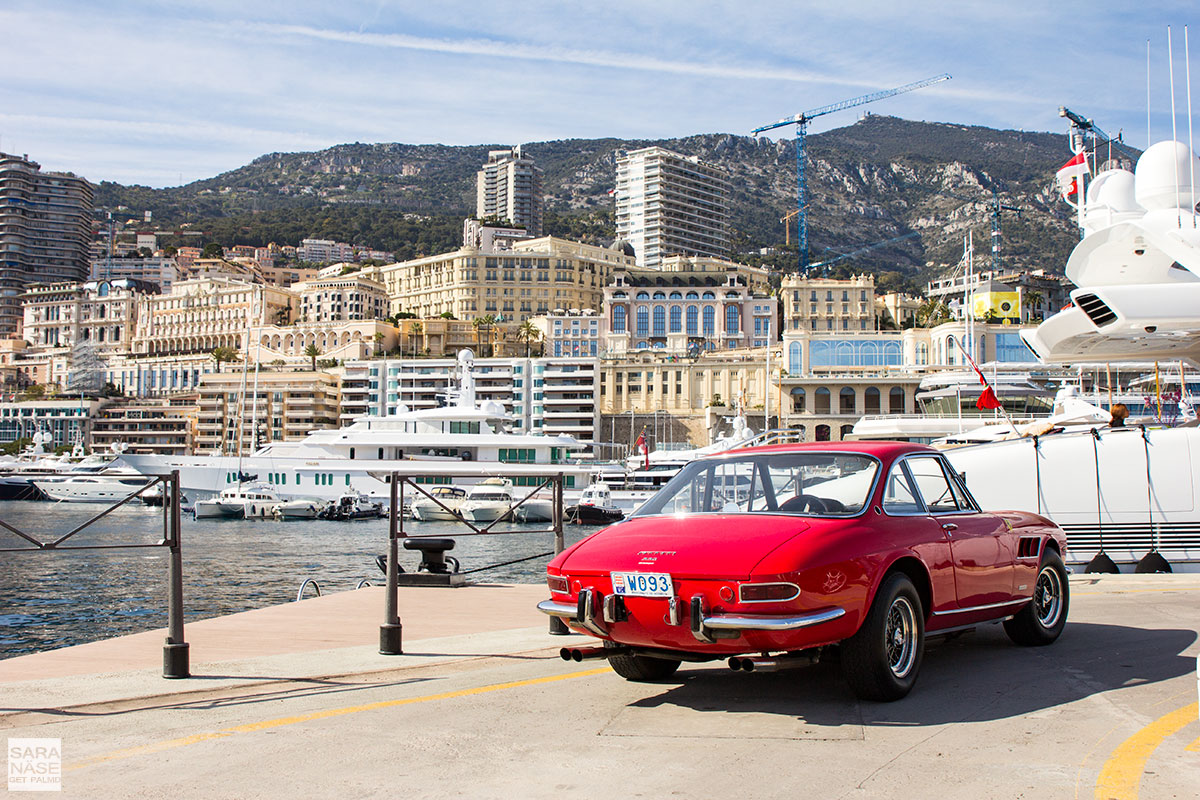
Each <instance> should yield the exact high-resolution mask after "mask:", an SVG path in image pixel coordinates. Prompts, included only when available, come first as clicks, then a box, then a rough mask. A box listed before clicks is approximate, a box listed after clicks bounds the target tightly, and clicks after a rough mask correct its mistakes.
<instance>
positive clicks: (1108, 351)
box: [947, 140, 1200, 572]
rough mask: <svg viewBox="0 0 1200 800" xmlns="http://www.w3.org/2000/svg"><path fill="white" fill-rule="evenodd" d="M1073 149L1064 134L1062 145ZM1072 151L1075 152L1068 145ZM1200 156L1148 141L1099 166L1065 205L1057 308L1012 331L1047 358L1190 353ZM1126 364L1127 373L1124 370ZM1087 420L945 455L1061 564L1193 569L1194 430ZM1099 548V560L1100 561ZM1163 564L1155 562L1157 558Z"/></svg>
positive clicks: (1199, 319)
mask: <svg viewBox="0 0 1200 800" xmlns="http://www.w3.org/2000/svg"><path fill="white" fill-rule="evenodd" d="M1076 141H1077V143H1078V140H1076ZM1077 149H1078V148H1077ZM1198 167H1200V159H1197V158H1196V156H1195V154H1193V153H1192V151H1191V149H1190V148H1189V147H1188V146H1187V145H1184V144H1183V143H1182V142H1160V143H1158V144H1155V145H1153V146H1151V147H1149V148H1148V149H1147V150H1146V151H1145V152H1144V153H1143V154H1142V155H1141V157H1140V158H1139V159H1138V162H1137V167H1136V169H1135V170H1134V171H1132V172H1131V171H1129V170H1128V169H1125V168H1123V167H1122V166H1121V165H1120V164H1113V163H1109V164H1106V165H1105V166H1103V167H1101V168H1100V171H1099V173H1098V174H1097V175H1096V177H1095V179H1094V180H1092V181H1091V183H1090V185H1089V186H1088V187H1087V190H1086V192H1085V193H1084V194H1083V197H1084V200H1083V202H1082V203H1080V205H1079V206H1077V210H1078V212H1079V218H1080V224H1081V227H1082V229H1083V231H1084V238H1083V240H1082V241H1081V242H1080V243H1079V244H1078V245H1076V246H1075V249H1074V250H1073V251H1072V253H1071V256H1070V258H1069V259H1068V261H1067V266H1066V274H1067V277H1069V278H1070V279H1071V280H1072V281H1073V282H1074V283H1075V284H1076V285H1077V286H1078V287H1079V288H1077V289H1075V290H1073V291H1072V292H1071V299H1072V303H1071V305H1070V306H1069V307H1068V308H1066V309H1065V310H1063V311H1061V312H1059V313H1058V314H1055V315H1054V316H1052V317H1050V318H1049V319H1047V320H1046V321H1045V322H1043V323H1042V324H1041V325H1039V326H1038V328H1037V329H1036V330H1035V331H1029V332H1023V333H1022V336H1023V337H1024V338H1025V341H1026V343H1027V344H1028V345H1029V347H1030V348H1031V349H1032V350H1033V351H1034V352H1035V353H1037V355H1038V357H1039V358H1041V359H1042V360H1043V361H1044V362H1047V363H1075V364H1078V363H1096V362H1099V363H1106V362H1107V363H1120V362H1122V361H1130V360H1136V361H1137V362H1141V363H1145V362H1147V361H1149V362H1154V361H1157V360H1162V361H1169V362H1170V363H1174V362H1176V361H1178V360H1182V359H1187V360H1190V361H1191V362H1193V363H1196V362H1197V361H1198V360H1200V218H1198V217H1197V215H1196V213H1195V210H1194V209H1195V205H1196V202H1197V201H1198V200H1200V191H1197V187H1195V186H1193V185H1192V181H1193V179H1194V176H1196V175H1197V174H1198V173H1200V169H1197V168H1198ZM1125 368H1127V367H1125ZM1195 424H1196V422H1195V420H1191V421H1190V422H1189V423H1188V426H1181V427H1173V428H1150V427H1145V428H1143V427H1129V426H1119V427H1090V428H1088V429H1086V430H1083V431H1081V432H1078V433H1063V434H1059V435H1043V436H1039V437H1037V438H1034V437H1027V438H1022V439H1012V440H1008V441H1001V442H995V443H992V444H985V445H977V446H973V447H961V448H957V449H954V450H950V451H948V452H947V457H948V458H949V459H950V462H951V463H952V464H954V466H955V467H956V468H957V469H959V470H962V471H963V472H964V473H965V475H966V481H967V486H968V487H969V488H970V489H971V492H972V493H973V494H974V495H975V496H976V498H977V499H978V500H979V501H980V503H981V504H982V505H983V506H984V507H985V508H1012V509H1023V510H1027V511H1032V512H1035V513H1040V514H1044V515H1045V516H1047V517H1050V518H1051V519H1053V520H1054V521H1055V522H1057V523H1058V524H1059V525H1061V526H1062V527H1063V529H1064V530H1066V531H1067V534H1068V536H1069V537H1070V550H1069V551H1068V553H1067V560H1068V562H1074V563H1076V564H1083V563H1088V564H1089V565H1091V566H1093V568H1095V569H1097V570H1098V571H1107V570H1108V569H1110V567H1111V566H1112V565H1114V564H1115V565H1118V566H1119V565H1122V564H1134V563H1136V564H1137V570H1138V571H1143V572H1153V571H1161V570H1163V569H1164V568H1166V569H1171V568H1174V569H1180V568H1183V569H1188V570H1197V569H1200V506H1198V505H1197V502H1196V498H1197V497H1200V468H1198V466H1197V463H1196V454H1197V453H1200V429H1198V428H1196V427H1194V426H1195ZM1101 556H1103V558H1101ZM1167 565H1169V566H1167Z"/></svg>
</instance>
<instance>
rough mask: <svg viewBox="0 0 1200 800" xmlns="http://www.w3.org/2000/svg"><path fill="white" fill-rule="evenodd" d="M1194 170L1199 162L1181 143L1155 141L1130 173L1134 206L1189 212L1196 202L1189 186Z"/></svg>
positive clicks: (1195, 195) (1192, 187)
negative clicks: (1132, 178) (1132, 172)
mask: <svg viewBox="0 0 1200 800" xmlns="http://www.w3.org/2000/svg"><path fill="white" fill-rule="evenodd" d="M1198 167H1200V160H1198V159H1197V158H1196V156H1195V154H1193V153H1192V152H1191V150H1190V149H1189V148H1188V146H1187V145H1186V144H1184V143H1183V142H1159V143H1158V144H1154V145H1151V146H1150V147H1148V148H1146V152H1144V153H1142V157H1141V158H1139V159H1138V163H1137V168H1136V169H1135V170H1134V176H1135V177H1134V180H1135V181H1136V186H1137V188H1136V193H1135V196H1136V199H1137V202H1138V204H1139V205H1141V206H1142V207H1143V208H1146V209H1147V210H1150V211H1155V210H1159V209H1167V208H1186V209H1189V210H1190V209H1191V208H1193V207H1194V206H1195V205H1196V201H1197V200H1200V196H1197V194H1196V188H1195V187H1194V186H1192V177H1193V176H1194V175H1197V174H1198V173H1200V169H1198Z"/></svg>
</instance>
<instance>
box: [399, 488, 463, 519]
mask: <svg viewBox="0 0 1200 800" xmlns="http://www.w3.org/2000/svg"><path fill="white" fill-rule="evenodd" d="M429 494H430V496H431V497H432V498H434V499H436V501H437V502H434V499H430V497H426V496H425V495H423V494H420V493H418V494H417V498H416V499H415V500H413V501H412V506H411V508H412V511H411V513H412V518H413V519H415V520H418V521H420V522H435V521H436V522H457V521H458V520H460V519H462V517H460V516H459V515H458V514H457V513H455V512H457V511H458V510H459V508H461V507H462V504H463V501H464V500H465V499H466V498H467V490H466V489H464V488H462V487H461V486H434V487H433V488H431V489H429ZM439 503H440V505H439Z"/></svg>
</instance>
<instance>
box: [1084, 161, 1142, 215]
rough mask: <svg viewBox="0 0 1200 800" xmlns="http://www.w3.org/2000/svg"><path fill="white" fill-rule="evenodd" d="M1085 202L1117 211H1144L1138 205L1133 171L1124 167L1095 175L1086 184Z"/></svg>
mask: <svg viewBox="0 0 1200 800" xmlns="http://www.w3.org/2000/svg"><path fill="white" fill-rule="evenodd" d="M1087 204H1088V206H1089V207H1092V206H1105V207H1107V208H1109V209H1111V210H1112V211H1117V212H1122V211H1138V212H1144V211H1145V209H1144V208H1142V207H1141V206H1140V205H1138V201H1137V193H1136V190H1135V183H1134V177H1133V173H1132V172H1130V171H1129V170H1125V169H1109V170H1105V171H1104V172H1101V173H1100V174H1099V175H1097V176H1096V178H1095V179H1094V180H1093V181H1092V182H1091V184H1090V185H1088V189H1087Z"/></svg>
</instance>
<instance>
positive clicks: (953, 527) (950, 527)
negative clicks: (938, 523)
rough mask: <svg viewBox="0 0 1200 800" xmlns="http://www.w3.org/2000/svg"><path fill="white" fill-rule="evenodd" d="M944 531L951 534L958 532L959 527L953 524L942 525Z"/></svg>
mask: <svg viewBox="0 0 1200 800" xmlns="http://www.w3.org/2000/svg"><path fill="white" fill-rule="evenodd" d="M942 530H944V531H945V532H946V533H951V532H953V531H956V530H958V526H957V525H955V524H954V523H953V522H947V523H946V524H944V525H942Z"/></svg>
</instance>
